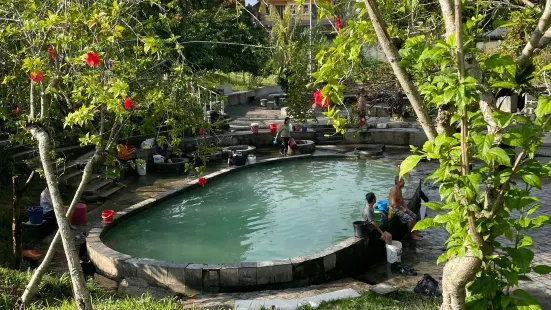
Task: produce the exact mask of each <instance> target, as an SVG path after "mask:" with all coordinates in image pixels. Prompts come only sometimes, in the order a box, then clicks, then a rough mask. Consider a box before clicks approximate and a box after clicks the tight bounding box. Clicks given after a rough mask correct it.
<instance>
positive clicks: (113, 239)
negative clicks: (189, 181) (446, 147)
mask: <svg viewBox="0 0 551 310" xmlns="http://www.w3.org/2000/svg"><path fill="white" fill-rule="evenodd" d="M395 173H396V169H395V168H393V167H391V166H388V165H384V164H381V163H380V162H376V161H367V162H366V161H365V160H360V161H338V160H324V161H321V160H313V161H306V160H298V161H289V162H283V163H279V164H275V165H267V166H259V167H254V168H251V169H246V170H242V171H239V172H236V173H233V174H230V175H227V176H224V177H223V178H221V179H218V180H213V181H210V182H209V183H208V185H207V186H206V187H204V188H199V189H196V190H193V191H191V192H187V193H184V194H182V195H180V196H178V197H175V198H173V199H170V200H168V201H165V202H163V203H161V204H160V205H158V206H156V207H154V208H151V209H149V210H146V211H144V212H141V213H139V214H137V215H135V216H133V217H131V218H129V219H128V220H126V221H124V222H122V223H120V224H119V225H117V226H116V227H114V228H113V229H111V230H110V231H108V232H107V234H106V235H105V236H104V238H103V241H104V242H106V243H109V244H112V247H113V248H114V249H116V250H118V251H120V252H123V253H127V254H130V255H133V256H138V257H146V258H154V259H161V260H169V261H184V262H201V263H229V262H237V261H263V260H271V259H281V258H288V257H294V256H298V255H303V254H307V253H312V252H315V251H318V250H321V249H324V248H326V247H328V246H330V245H332V244H335V243H336V242H339V241H342V240H344V239H346V238H348V237H350V236H352V234H353V229H352V224H351V222H352V221H354V220H357V219H359V218H360V213H361V208H362V207H363V205H364V203H365V201H364V200H365V194H366V192H367V191H373V192H375V194H376V195H377V197H378V199H386V198H385V197H386V196H387V195H388V191H389V189H390V187H391V186H392V185H393V182H394V175H395Z"/></svg>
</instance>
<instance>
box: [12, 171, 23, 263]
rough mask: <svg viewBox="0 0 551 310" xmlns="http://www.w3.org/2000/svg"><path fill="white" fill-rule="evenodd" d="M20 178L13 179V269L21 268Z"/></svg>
mask: <svg viewBox="0 0 551 310" xmlns="http://www.w3.org/2000/svg"><path fill="white" fill-rule="evenodd" d="M18 179H19V178H18V177H17V176H14V177H13V178H12V181H13V182H12V184H13V220H12V236H13V269H19V267H21V208H20V206H19V199H20V197H21V196H20V194H19V180H18Z"/></svg>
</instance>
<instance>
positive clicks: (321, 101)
mask: <svg viewBox="0 0 551 310" xmlns="http://www.w3.org/2000/svg"><path fill="white" fill-rule="evenodd" d="M315 105H319V106H320V107H322V108H327V106H328V105H329V100H328V98H327V97H324V96H323V94H322V93H321V89H320V90H318V91H316V92H315V93H314V106H315Z"/></svg>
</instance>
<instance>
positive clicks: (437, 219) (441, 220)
mask: <svg viewBox="0 0 551 310" xmlns="http://www.w3.org/2000/svg"><path fill="white" fill-rule="evenodd" d="M433 221H434V223H437V224H444V223H446V222H447V221H449V218H448V216H447V215H446V214H438V215H437V216H435V217H434V220H433Z"/></svg>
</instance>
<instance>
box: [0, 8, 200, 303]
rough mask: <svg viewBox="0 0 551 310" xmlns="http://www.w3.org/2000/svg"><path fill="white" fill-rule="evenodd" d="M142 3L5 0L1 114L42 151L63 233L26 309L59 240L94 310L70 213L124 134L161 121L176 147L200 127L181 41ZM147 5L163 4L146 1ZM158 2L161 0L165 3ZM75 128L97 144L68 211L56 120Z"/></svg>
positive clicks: (82, 297) (81, 296) (0, 28)
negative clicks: (146, 14)
mask: <svg viewBox="0 0 551 310" xmlns="http://www.w3.org/2000/svg"><path fill="white" fill-rule="evenodd" d="M143 5H145V4H144V3H143V2H141V1H107V0H105V1H104V0H100V1H95V2H94V3H93V4H92V3H88V2H81V1H65V0H59V1H47V2H42V1H23V0H22V1H11V0H2V1H0V8H1V9H0V42H1V45H2V48H0V59H2V61H3V66H2V70H3V73H4V75H3V83H2V86H1V88H0V93H1V94H2V95H3V96H4V100H1V101H0V118H2V119H4V120H5V122H6V126H7V128H9V129H10V131H9V133H10V135H12V138H14V139H15V140H18V141H19V142H20V143H25V144H28V145H29V146H32V147H36V149H37V150H38V154H39V158H40V163H41V167H42V168H41V169H40V170H41V173H42V175H43V176H44V178H45V179H46V183H47V185H48V189H49V191H50V194H51V196H52V203H53V206H54V211H55V214H56V220H57V224H58V227H59V231H58V233H57V234H56V236H55V238H54V240H53V242H52V244H51V245H50V248H49V250H48V253H47V254H46V256H45V258H44V261H43V262H42V264H41V266H40V267H39V268H38V269H37V270H35V272H34V274H33V277H32V280H31V282H30V283H29V285H28V286H27V288H26V290H25V292H24V294H23V296H22V298H21V300H20V301H19V305H20V306H23V307H24V306H25V305H27V304H29V302H30V301H31V300H32V297H33V296H34V294H35V293H36V291H37V289H38V285H39V284H40V280H41V278H42V276H43V274H44V273H45V271H46V269H47V266H48V264H49V262H51V260H52V258H53V255H54V250H55V248H56V245H57V244H58V243H59V241H60V240H61V241H62V243H63V248H64V251H65V256H66V258H67V262H68V267H69V274H70V276H71V281H72V284H73V291H74V295H75V300H76V304H77V306H78V308H79V309H91V308H92V304H91V300H90V294H89V292H88V289H87V287H86V282H85V280H84V275H83V273H82V269H81V266H80V262H79V257H78V254H77V251H76V249H75V246H74V243H73V237H72V233H71V231H70V228H69V222H68V219H69V218H70V217H71V214H72V212H73V211H74V208H75V206H76V205H77V203H78V202H79V200H80V198H81V195H82V193H83V191H84V188H85V186H86V184H87V183H88V182H89V181H90V179H91V177H92V175H93V174H94V173H95V172H96V170H97V168H98V167H100V166H101V165H103V164H104V163H105V162H106V160H107V162H112V160H111V159H112V155H110V154H112V153H113V149H114V148H115V147H116V144H117V141H118V138H119V137H120V136H121V135H122V134H123V133H132V132H135V131H136V130H138V129H139V127H141V128H142V129H143V130H147V129H151V128H152V127H155V126H160V125H164V126H167V127H168V128H169V132H170V136H171V138H172V139H171V141H170V142H172V143H173V146H175V147H177V146H178V144H179V141H180V140H181V138H182V131H183V130H184V129H185V128H196V127H197V126H200V125H199V124H201V123H202V120H203V115H202V109H201V108H202V107H201V105H198V104H197V103H196V101H195V100H192V99H191V95H192V94H191V93H190V89H191V88H189V87H188V82H189V80H190V78H189V76H188V73H189V68H187V67H185V66H183V65H182V61H183V58H182V57H180V58H176V57H172V56H174V55H176V56H178V55H179V54H178V53H176V54H175V53H174V51H176V52H177V51H178V50H179V49H178V48H177V46H176V44H175V39H173V38H168V39H159V38H157V37H155V32H154V31H152V30H151V29H154V26H155V23H156V22H155V18H151V19H147V21H146V22H142V21H137V20H136V18H135V16H136V15H137V14H138V13H139V12H143V11H142V10H141V9H142V8H143ZM147 5H157V6H160V4H156V3H154V2H153V3H152V2H150V1H147ZM160 7H162V6H160ZM59 119H61V120H63V126H64V128H63V129H62V130H70V129H76V128H79V129H80V132H81V133H82V134H81V135H80V137H79V140H80V143H82V144H83V145H85V144H93V145H95V146H96V149H95V152H94V154H93V156H92V157H91V158H90V159H89V161H88V162H87V164H86V167H85V168H84V174H83V176H82V180H81V182H80V184H79V185H78V188H77V190H76V193H75V194H74V196H73V197H72V198H71V202H70V204H69V206H68V207H66V206H64V204H63V201H62V199H61V194H60V191H59V186H58V181H57V177H56V169H55V165H56V163H57V162H58V158H57V154H56V153H55V150H54V148H55V146H56V145H58V143H59V140H58V138H59V135H58V134H59V130H60V128H58V127H56V124H57V121H58V120H59Z"/></svg>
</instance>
